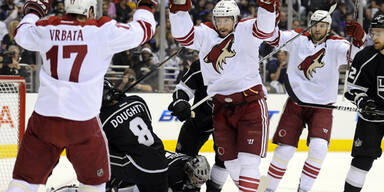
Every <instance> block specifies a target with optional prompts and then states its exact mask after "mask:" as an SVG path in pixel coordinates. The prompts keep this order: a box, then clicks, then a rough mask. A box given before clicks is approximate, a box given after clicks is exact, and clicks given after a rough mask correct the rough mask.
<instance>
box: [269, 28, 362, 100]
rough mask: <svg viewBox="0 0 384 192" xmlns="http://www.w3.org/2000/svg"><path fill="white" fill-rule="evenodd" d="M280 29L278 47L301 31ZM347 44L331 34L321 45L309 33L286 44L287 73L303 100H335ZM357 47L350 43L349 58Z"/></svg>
mask: <svg viewBox="0 0 384 192" xmlns="http://www.w3.org/2000/svg"><path fill="white" fill-rule="evenodd" d="M300 32H301V31H300V30H297V31H293V30H292V31H280V38H279V42H277V41H276V42H275V43H276V44H277V43H278V44H279V46H281V45H283V44H284V43H285V42H287V41H288V40H290V39H291V38H293V37H294V36H296V35H297V34H298V33H300ZM349 47H350V43H349V42H348V41H347V40H345V39H344V38H342V37H337V36H333V35H330V36H328V37H327V39H326V41H325V42H323V43H321V44H318V45H316V44H314V43H313V42H312V40H311V37H310V34H309V32H305V33H303V35H301V36H300V37H298V38H297V39H295V40H294V41H292V42H291V43H289V44H287V46H285V47H284V48H282V50H285V51H288V53H289V61H288V68H287V73H288V77H289V81H290V84H291V87H292V89H293V91H294V92H295V94H296V96H297V97H298V98H299V99H300V100H301V101H303V102H307V103H318V104H330V103H335V102H336V100H337V91H338V84H339V67H340V65H343V64H347V63H348V60H347V54H348V51H349ZM359 50H360V49H359V48H357V47H355V46H352V52H351V58H353V57H354V56H355V54H356V53H357V52H358V51H359Z"/></svg>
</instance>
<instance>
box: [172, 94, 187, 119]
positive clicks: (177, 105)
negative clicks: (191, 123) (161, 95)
mask: <svg viewBox="0 0 384 192" xmlns="http://www.w3.org/2000/svg"><path fill="white" fill-rule="evenodd" d="M168 110H170V111H172V113H171V115H173V116H176V117H177V118H178V119H179V120H180V121H185V120H187V119H188V118H190V117H191V105H190V104H189V103H188V101H187V100H184V99H177V100H174V101H172V103H170V104H169V106H168Z"/></svg>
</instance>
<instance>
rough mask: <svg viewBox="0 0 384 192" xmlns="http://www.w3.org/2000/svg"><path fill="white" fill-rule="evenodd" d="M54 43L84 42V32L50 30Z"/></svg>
mask: <svg viewBox="0 0 384 192" xmlns="http://www.w3.org/2000/svg"><path fill="white" fill-rule="evenodd" d="M49 33H50V35H51V40H52V41H83V40H84V39H83V31H82V30H81V29H79V30H64V29H60V30H58V29H51V30H49Z"/></svg>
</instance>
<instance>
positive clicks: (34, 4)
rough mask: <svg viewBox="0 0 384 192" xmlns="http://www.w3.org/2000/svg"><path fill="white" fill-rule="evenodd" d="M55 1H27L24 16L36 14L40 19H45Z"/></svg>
mask: <svg viewBox="0 0 384 192" xmlns="http://www.w3.org/2000/svg"><path fill="white" fill-rule="evenodd" d="M52 2H53V0H26V1H25V4H24V7H23V11H24V15H26V14H28V13H35V14H36V15H38V16H39V17H45V16H46V15H47V14H48V12H49V10H50V9H51V5H52Z"/></svg>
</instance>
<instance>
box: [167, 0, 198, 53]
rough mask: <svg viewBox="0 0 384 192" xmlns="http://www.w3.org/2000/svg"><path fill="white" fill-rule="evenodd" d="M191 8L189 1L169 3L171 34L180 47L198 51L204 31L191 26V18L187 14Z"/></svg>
mask: <svg viewBox="0 0 384 192" xmlns="http://www.w3.org/2000/svg"><path fill="white" fill-rule="evenodd" d="M191 7H192V3H191V0H171V1H170V14H169V20H170V22H171V33H172V36H173V37H174V38H175V40H176V41H177V42H178V43H180V44H181V45H182V46H184V47H187V48H190V49H195V50H200V47H201V43H202V40H203V30H204V29H203V27H202V26H196V27H195V26H193V22H192V19H191V16H190V15H189V13H188V11H189V9H190V8H191Z"/></svg>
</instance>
